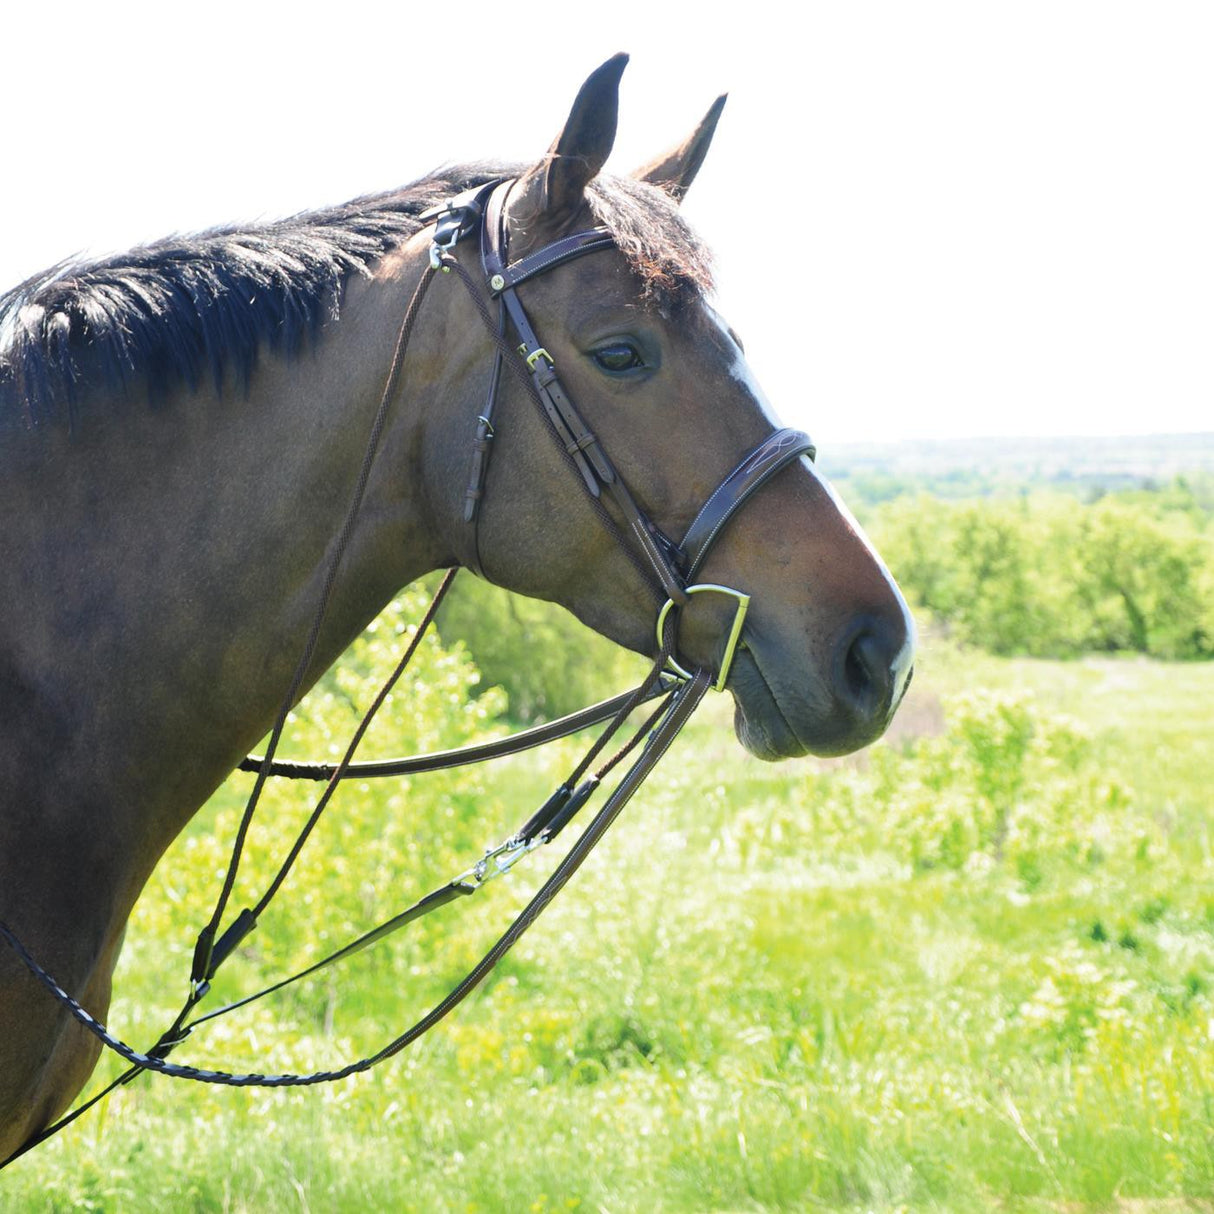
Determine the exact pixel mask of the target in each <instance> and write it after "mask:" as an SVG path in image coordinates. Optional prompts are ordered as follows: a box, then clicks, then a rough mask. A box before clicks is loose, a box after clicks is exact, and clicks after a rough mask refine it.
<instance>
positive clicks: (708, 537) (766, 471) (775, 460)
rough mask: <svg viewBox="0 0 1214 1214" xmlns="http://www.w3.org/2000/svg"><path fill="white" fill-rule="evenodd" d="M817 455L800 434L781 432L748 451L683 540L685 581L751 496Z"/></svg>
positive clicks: (697, 516) (803, 434) (785, 430)
mask: <svg viewBox="0 0 1214 1214" xmlns="http://www.w3.org/2000/svg"><path fill="white" fill-rule="evenodd" d="M816 454H817V448H816V447H815V446H814V444H813V440H812V439H811V438H810V437H809V435H808V434H806V433H805V432H804V431H803V430H790V429H787V428H785V429H782V430H777V431H776V432H775V433H774V434H772V435H769V436H768V437H767V438H765V439H764V440H763V441H762V442H761V443H760V444H759V445H758V446H757V447H755V448H754V449H753V450H751V451H748V452H747V453H746V455H745V456H744V457H743V459H742V461H741V462H740V463H739V464H738V466H737V467H736V468H735V469H734V470H733V471H732V472H731V473H730V474H729V475H728V476H727V477H726V478H725V479H724V480H723V481H722V482H721V483H720V484H719V485H718V486H717V487H716V489H715V490H714V491H713V493H712V496H711V497H710V498H709V499H708V500H707V501H706V502H705V503H704V505H703V506H701V507H700V512H699V514H697V515H696V516H695V518H694V519H692V522H691V526H690V527H688V528H687V534H686V535H685V536H684V537H683V543H682V545H681V547H682V555H683V562H684V568H685V569H686V571H687V580H688V581H689V582H690V581H691V580H692V579H693V578H694V577H695V575H696V573H697V572H698V571H699V568H700V566H701V565H702V564H703V563H704V559H705V558H706V557H707V556H708V550H709V548H711V547H712V545H713V543H714V542H715V541H716V539H717V537H718V536H719V535H720V534H721V529H722V528H723V527H724V526H725V524H726V523H727V522H729V520H730V519H731V518H733V516H734V515H735V514H736V513H737V512H738V510H740V509H741V507H742V506H743V505H744V504H745V503H746V501H747V500H748V499H749V497H750V496H751V494H753V493H754V492H755V490H756V489H758V488H759V487H760V486H762V485H765V484H766V483H767V482H768V481H769V480H771V478H772V477H773V476H775V474H776V473H777V472H779V471H780V470H781V469H782V468H786V467H787V466H788V465H789V464H791V463H792V462H793V461H794V460H796V459H799V458H800V457H801V456H802V455H808V456H809V458H810V459H811V460H812V459H813V458H814V456H815V455H816Z"/></svg>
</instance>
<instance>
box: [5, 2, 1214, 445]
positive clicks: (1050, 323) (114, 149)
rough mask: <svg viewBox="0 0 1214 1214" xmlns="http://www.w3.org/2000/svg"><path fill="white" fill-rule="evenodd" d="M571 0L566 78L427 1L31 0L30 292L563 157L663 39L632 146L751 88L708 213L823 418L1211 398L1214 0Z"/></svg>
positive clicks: (23, 64)
mask: <svg viewBox="0 0 1214 1214" xmlns="http://www.w3.org/2000/svg"><path fill="white" fill-rule="evenodd" d="M549 11H551V12H552V13H556V12H558V11H562V10H560V9H559V6H556V5H555V4H552V3H551V2H550V0H544V3H541V4H540V5H539V9H538V10H537V11H536V13H535V14H534V15H535V17H536V21H537V23H538V24H540V25H542V26H543V27H544V29H545V35H544V37H545V43H546V48H547V50H548V51H549V52H550V54H549V56H548V58H547V60H546V62H545V71H544V73H543V74H542V75H537V76H536V77H534V78H533V79H528V78H526V77H524V78H523V79H521V80H520V79H519V78H518V76H517V73H514V72H510V73H509V81H508V82H506V81H504V79H503V75H504V73H503V72H502V71H501V70H500V69H499V67H498V62H499V60H498V54H497V52H495V51H493V50H491V49H487V48H479V47H478V48H475V49H473V50H467V49H464V48H461V49H459V50H458V51H457V50H455V49H453V48H450V47H448V46H447V45H446V43H445V42H444V41H443V40H442V37H441V35H435V34H433V33H432V32H430V30H429V27H428V26H427V29H426V31H425V32H423V34H422V35H421V38H422V42H421V43H420V49H421V51H422V52H423V53H421V54H418V53H408V52H407V51H406V50H405V49H404V48H406V47H408V46H409V31H410V20H409V15H408V14H405V13H402V12H401V11H400V10H399V9H398V8H396V7H389V6H386V5H373V6H371V8H370V9H368V10H366V13H365V14H364V17H363V26H364V27H366V28H373V29H375V31H376V34H377V37H376V40H375V42H374V45H373V48H372V49H370V50H360V51H359V52H358V53H354V52H353V51H351V52H349V53H347V54H345V55H343V54H341V53H340V52H338V51H335V50H334V45H333V44H334V35H333V31H332V30H331V29H330V28H328V27H327V26H320V25H313V24H310V23H308V22H305V21H300V20H287V19H285V18H284V19H280V18H279V15H278V13H277V11H276V10H275V9H268V10H262V9H256V10H254V9H249V8H248V6H245V7H238V6H237V5H235V4H234V3H232V2H231V0H220V2H219V3H218V4H216V5H215V6H213V7H211V8H209V9H208V10H207V17H206V23H207V24H200V21H199V17H198V15H197V12H196V11H195V10H191V9H189V8H183V9H171V10H166V9H163V8H153V7H152V6H150V5H146V4H143V3H137V4H136V3H128V4H119V5H117V6H113V7H111V8H109V9H107V10H106V12H104V13H101V12H98V11H97V10H96V9H94V8H90V7H89V6H87V5H84V4H83V3H80V2H79V0H67V2H66V3H65V4H64V5H61V6H56V7H55V8H54V9H53V10H52V9H35V8H34V7H33V6H25V7H23V8H20V9H18V10H17V11H16V12H15V13H14V14H12V15H11V16H10V22H9V28H8V29H7V31H6V34H7V37H6V40H5V44H4V46H3V47H0V73H2V74H3V76H4V78H5V79H6V82H7V83H8V85H9V91H10V95H11V96H13V97H14V98H16V99H17V101H18V103H19V104H18V107H17V111H16V113H17V115H18V119H19V120H17V121H14V122H12V123H11V124H10V125H9V128H8V130H7V131H6V136H7V138H6V144H7V152H8V156H7V160H8V163H9V164H10V166H19V169H20V177H19V179H18V180H19V182H20V183H21V184H25V185H26V186H27V188H26V189H25V190H24V191H21V190H10V191H8V192H7V193H6V195H5V197H4V199H3V201H2V202H0V218H3V219H4V220H6V224H5V227H6V229H7V231H8V236H7V237H6V238H4V239H0V291H2V290H7V289H9V288H10V287H12V286H15V285H16V284H17V283H18V282H20V281H21V280H22V279H24V278H25V277H27V276H29V275H30V274H32V273H36V272H38V271H39V270H41V269H44V268H46V267H47V266H49V265H51V264H53V263H55V262H57V261H59V260H61V259H63V258H64V257H65V256H67V255H70V254H72V252H73V250H86V251H87V252H88V253H89V254H90V255H98V254H100V253H102V252H104V251H107V250H114V249H124V248H128V247H132V246H134V245H136V244H138V243H141V242H146V241H150V240H155V239H158V238H160V237H162V236H164V235H166V234H168V233H170V232H181V231H191V230H200V229H203V228H206V227H210V226H215V225H217V224H222V223H229V222H245V221H249V220H251V219H255V218H257V217H261V218H269V217H275V216H279V215H285V214H290V213H294V212H297V211H300V210H306V209H311V208H314V207H320V206H324V205H328V204H331V203H336V202H340V201H342V200H343V199H348V198H352V197H355V196H358V195H360V194H365V193H371V192H374V191H376V190H378V189H386V188H392V187H393V186H396V185H399V184H401V183H402V182H404V181H406V180H411V179H414V178H416V177H418V176H420V175H422V174H424V173H425V172H427V171H429V170H430V169H432V168H433V167H435V165H436V164H438V163H440V162H444V161H445V162H453V161H454V162H460V161H466V160H472V159H476V158H480V157H486V156H491V157H498V158H502V159H518V160H528V159H531V160H534V159H535V158H537V157H538V156H539V155H540V154H541V153H542V152H543V150H544V148H546V147H547V146H548V143H549V142H550V141H551V139H552V137H553V136H554V135H555V133H556V131H557V130H558V129H559V127H560V124H561V122H562V121H563V120H564V117H565V115H566V114H567V113H568V109H569V105H570V103H571V102H572V99H573V96H574V93H575V92H576V89H577V87H578V85H579V84H580V83H581V81H582V80H583V79H584V78H585V76H586V75H587V74H588V73H589V72H590V71H591V70H592V69H593V68H594V67H596V66H597V65H598V64H599V63H600V62H602V61H603V60H604V59H606V58H607V57H608V56H609V55H610V54H612V53H614V52H615V51H616V50H618V49H625V50H629V49H631V51H632V52H633V54H632V62H631V64H630V66H629V68H628V70H627V71H626V73H625V75H624V81H623V85H622V89H621V104H620V122H619V135H618V138H617V144H616V152H615V154H614V155H613V157H612V162H611V165H610V166H609V167H610V169H611V170H613V171H617V172H619V171H628V170H629V169H631V168H633V167H635V166H636V165H639V164H641V163H644V162H645V161H647V160H649V159H651V158H652V157H653V156H654V155H656V154H658V153H659V152H661V151H662V150H663V149H664V148H666V147H668V146H670V145H671V144H673V143H675V142H677V141H678V140H680V139H681V138H682V137H683V136H684V135H685V134H686V133H687V132H688V131H689V130H690V129H691V128H692V127H693V126H694V125H695V123H696V122H697V121H698V120H699V118H700V117H701V116H702V114H703V113H704V112H705V110H706V109H707V108H708V106H709V104H710V103H711V102H712V100H713V98H714V97H715V96H717V95H718V93H720V92H724V91H728V92H729V94H730V99H729V102H728V104H727V105H726V107H725V112H724V115H723V117H722V120H721V124H720V128H719V130H718V133H717V137H716V139H715V141H714V146H713V148H712V151H711V152H710V154H709V156H708V159H707V161H706V163H705V166H704V169H703V171H702V173H701V174H700V178H699V179H698V180H697V182H696V184H695V187H694V188H693V189H692V190H691V192H690V194H689V195H688V200H687V204H686V210H687V213H688V217H689V219H690V220H691V222H692V223H693V225H694V226H695V227H696V228H697V229H698V230H699V231H700V232H701V234H702V235H703V236H704V238H705V239H706V241H707V243H708V244H709V246H710V247H711V248H713V249H714V250H715V252H716V254H717V264H718V271H719V274H718V277H719V291H718V300H719V306H720V308H721V310H722V313H723V315H725V316H726V318H727V319H728V320H729V321H730V323H731V324H732V325H733V326H734V328H735V329H737V330H738V331H739V332H740V333H741V334H742V335H743V337H744V339H745V341H746V347H747V351H748V355H749V360H750V363H751V365H752V367H753V368H754V371H755V373H756V376H757V378H758V379H759V381H760V382H761V383H762V384H763V386H764V388H765V390H766V392H767V395H768V396H769V397H770V399H771V401H772V403H773V405H774V407H775V409H776V411H777V412H778V413H779V414H780V415H781V417H782V418H783V419H784V420H785V422H787V423H788V424H791V425H798V426H803V427H804V428H806V429H808V430H809V431H810V432H811V433H813V434H814V436H815V438H816V439H818V441H819V442H820V443H821V444H823V445H831V444H838V443H864V442H880V441H906V440H914V439H932V438H941V439H945V438H950V437H955V438H979V437H989V438H998V437H1001V436H1002V437H1029V436H1036V437H1043V438H1049V437H1063V436H1064V435H1074V436H1078V437H1082V436H1089V437H1090V436H1096V435H1105V436H1110V437H1112V436H1124V437H1127V438H1130V437H1138V436H1141V435H1143V434H1145V433H1168V434H1184V433H1203V432H1205V431H1204V430H1203V426H1209V425H1210V424H1211V422H1210V419H1211V418H1212V417H1214V361H1212V360H1210V359H1209V357H1208V353H1207V352H1208V348H1209V340H1210V338H1209V334H1210V331H1211V327H1212V325H1214V297H1212V296H1211V293H1210V291H1209V289H1208V284H1209V283H1210V282H1211V281H1214V229H1212V228H1211V225H1210V224H1209V215H1210V214H1212V213H1214V167H1212V166H1211V165H1210V164H1209V158H1208V157H1205V156H1199V155H1197V154H1196V153H1195V152H1194V150H1193V149H1196V148H1201V147H1204V146H1205V144H1206V142H1208V131H1207V130H1206V127H1207V126H1208V122H1207V120H1206V118H1207V116H1208V115H1209V114H1210V113H1214V76H1212V75H1211V74H1210V73H1209V72H1208V70H1207V64H1206V57H1205V55H1204V54H1203V53H1202V50H1203V47H1205V46H1208V45H1210V41H1211V35H1214V11H1208V10H1206V9H1205V8H1204V7H1203V6H1201V5H1199V4H1196V3H1182V4H1179V5H1176V6H1171V7H1169V8H1168V9H1167V10H1157V11H1152V12H1151V13H1150V14H1149V15H1143V14H1140V13H1139V11H1138V10H1119V9H1111V8H1109V7H1107V6H1102V5H1100V4H1098V3H1095V2H1094V0H1080V2H1078V3H1075V4H1073V5H1068V6H1066V7H1065V8H1058V7H1057V6H1051V5H1050V4H1048V3H1045V2H1044V0H1036V2H1030V3H1026V4H1025V5H1022V6H1018V7H1017V8H1016V9H1015V11H1011V10H993V9H981V10H976V9H973V8H972V7H971V6H967V5H965V4H963V3H960V0H951V2H941V0H936V2H933V3H926V4H924V5H922V6H917V7H916V8H915V9H914V10H913V11H911V10H907V9H905V8H903V7H900V6H898V5H896V4H894V3H892V0H881V2H880V3H877V4H876V5H874V6H870V7H865V8H863V9H860V8H853V7H851V6H848V7H847V8H844V9H839V8H835V7H828V6H812V7H809V8H807V9H806V10H805V12H804V14H803V21H804V34H803V36H801V37H798V38H786V39H783V40H780V39H772V38H770V37H769V36H768V33H769V29H770V28H771V23H772V22H773V21H777V20H778V17H777V16H776V14H777V11H778V10H777V9H776V8H775V6H774V5H772V4H769V3H760V4H759V5H758V6H757V7H756V6H754V5H752V6H749V7H748V10H747V12H748V19H747V21H746V22H734V23H732V24H728V23H727V24H722V23H720V22H715V21H711V20H705V21H704V22H702V23H700V24H698V25H695V26H688V25H687V23H686V22H684V21H682V20H681V19H680V16H679V14H678V13H677V12H674V11H673V10H668V9H662V8H655V6H653V5H643V4H640V3H637V0H626V2H624V3H622V4H621V5H620V6H619V8H618V12H617V17H618V18H619V20H618V22H617V23H615V25H614V26H613V31H612V33H611V34H610V40H609V41H607V40H604V37H603V35H602V31H601V30H599V29H598V28H597V27H587V26H583V25H580V24H579V23H578V22H576V21H572V22H569V21H562V22H545V21H544V20H543V17H544V15H545V14H546V13H548V12H549ZM209 29H218V30H222V31H224V32H225V34H227V35H228V36H227V37H225V38H223V39H214V38H210V37H207V36H205V35H206V33H207V31H208V30H209ZM641 29H643V30H644V31H645V34H644V37H642V36H640V34H639V33H637V32H636V31H638V30H641ZM630 42H631V43H632V46H631V47H629V45H628V44H629V43H630ZM617 43H618V45H617ZM360 45H361V43H360ZM397 47H400V48H401V50H400V52H399V53H397V51H396V48H397ZM676 56H677V58H675V63H674V68H675V70H673V71H672V64H671V59H672V57H676ZM301 78H302V81H303V82H302V83H301ZM179 81H189V82H191V84H192V86H191V87H179V85H178V82H179ZM194 82H196V84H195V83H194ZM507 88H508V89H509V93H508V96H507V94H506V91H505V90H506V89H507ZM431 99H435V101H436V102H437V103H431ZM34 187H36V188H34Z"/></svg>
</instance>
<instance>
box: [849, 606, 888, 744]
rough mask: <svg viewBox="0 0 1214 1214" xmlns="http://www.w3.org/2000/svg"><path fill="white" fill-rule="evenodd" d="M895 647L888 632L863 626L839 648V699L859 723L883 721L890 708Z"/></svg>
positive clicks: (878, 626) (869, 625) (872, 624)
mask: <svg viewBox="0 0 1214 1214" xmlns="http://www.w3.org/2000/svg"><path fill="white" fill-rule="evenodd" d="M895 648H896V647H895V646H894V644H893V643H892V637H890V636H889V635H888V629H883V628H882V627H881V626H880V625H879V624H875V623H873V622H867V623H865V624H864V625H862V626H861V627H860V629H859V631H857V632H856V633H855V634H854V635H853V636H852V639H851V641H850V642H849V643H846V644H845V645H844V646H843V655H842V657H843V661H842V669H841V670H840V678H839V680H838V683H837V688H838V691H839V694H840V698H841V699H842V700H843V701H844V702H845V703H846V704H847V706H848V708H850V709H851V711H852V712H853V713H854V714H855V715H856V717H858V718H859V719H861V720H864V721H872V720H874V719H876V718H878V717H884V716H885V714H886V713H888V712H889V709H890V707H891V705H890V700H891V698H892V690H893V682H894V671H893V658H894V651H895Z"/></svg>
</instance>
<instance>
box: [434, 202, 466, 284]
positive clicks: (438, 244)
mask: <svg viewBox="0 0 1214 1214" xmlns="http://www.w3.org/2000/svg"><path fill="white" fill-rule="evenodd" d="M427 214H429V212H427ZM467 230H468V211H467V208H465V207H456V208H451V207H448V208H447V209H446V210H443V211H440V212H438V214H437V216H436V217H435V219H434V239H433V240H431V241H430V268H431V269H432V270H442V271H443V272H444V273H448V272H449V268H448V267H447V266H444V265H443V254H444V253H449V252H451V250H452V249H454V248H455V246H456V245H457V244H459V242H460V239H461V238H462V237H463V236H465V235H466V234H467Z"/></svg>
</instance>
